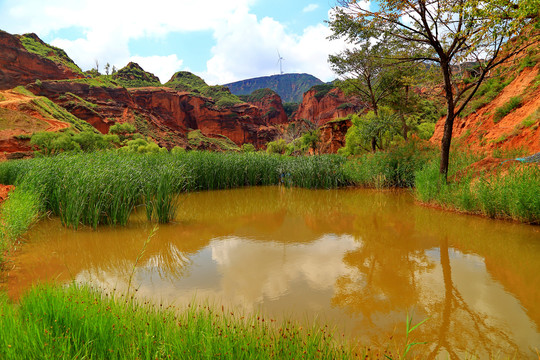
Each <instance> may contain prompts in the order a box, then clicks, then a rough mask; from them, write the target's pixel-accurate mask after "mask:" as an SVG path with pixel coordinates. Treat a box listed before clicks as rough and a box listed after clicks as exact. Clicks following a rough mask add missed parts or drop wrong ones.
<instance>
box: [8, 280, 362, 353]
mask: <svg viewBox="0 0 540 360" xmlns="http://www.w3.org/2000/svg"><path fill="white" fill-rule="evenodd" d="M0 295H3V294H0ZM265 320H266V321H265ZM0 327H1V328H2V331H0V357H1V358H2V359H20V358H27V359H30V358H34V359H36V358H40V359H44V358H47V359H73V358H89V359H156V358H159V359H163V358H172V359H201V358H225V359H269V358H277V359H285V358H287V359H293V358H294V359H301V358H304V359H317V358H319V359H348V358H354V357H355V356H356V355H355V354H353V351H352V350H351V347H350V346H348V345H346V344H341V345H340V344H338V343H337V342H336V341H335V339H334V337H333V334H332V331H331V330H330V329H329V328H328V327H320V326H311V327H306V328H303V327H301V326H300V325H299V324H296V323H294V322H290V321H286V322H283V323H278V322H276V321H275V320H271V319H265V318H264V317H262V316H256V315H251V316H242V315H240V314H235V312H234V311H226V309H224V308H223V307H221V308H218V307H215V306H211V305H210V306H208V305H195V304H192V305H190V306H189V307H187V308H186V309H184V310H180V311H179V310H177V309H173V308H164V307H159V308H158V307H156V306H153V305H150V304H148V303H139V302H137V301H134V300H133V299H132V298H128V299H126V298H125V297H120V296H113V295H111V294H104V293H102V292H98V291H95V290H92V289H90V288H88V287H78V286H75V285H72V286H69V287H51V286H48V287H39V288H34V289H33V290H31V291H30V292H29V293H28V294H27V295H25V296H24V297H23V298H22V299H21V300H20V302H19V304H17V305H15V304H11V303H10V302H9V300H8V299H7V297H6V296H5V295H3V296H0Z"/></svg>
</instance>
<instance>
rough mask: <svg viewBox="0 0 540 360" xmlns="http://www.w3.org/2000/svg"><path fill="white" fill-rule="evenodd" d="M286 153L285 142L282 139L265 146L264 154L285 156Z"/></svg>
mask: <svg viewBox="0 0 540 360" xmlns="http://www.w3.org/2000/svg"><path fill="white" fill-rule="evenodd" d="M286 151H287V142H286V141H285V140H284V139H278V140H275V141H270V142H269V143H268V144H266V152H267V153H269V154H285V152H286Z"/></svg>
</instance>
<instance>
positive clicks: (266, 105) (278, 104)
mask: <svg viewBox="0 0 540 360" xmlns="http://www.w3.org/2000/svg"><path fill="white" fill-rule="evenodd" d="M257 95H259V96H257ZM245 101H246V102H248V103H250V104H252V105H254V106H256V107H258V108H259V109H260V110H261V114H262V118H263V120H264V122H265V123H266V125H269V126H271V125H278V124H286V123H288V122H289V118H288V116H287V114H286V113H285V109H284V108H283V102H282V101H281V97H279V95H278V94H277V93H276V92H274V91H272V90H270V89H261V90H257V91H255V92H254V93H253V94H252V95H251V96H247V97H246V99H245Z"/></svg>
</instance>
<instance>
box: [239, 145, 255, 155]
mask: <svg viewBox="0 0 540 360" xmlns="http://www.w3.org/2000/svg"><path fill="white" fill-rule="evenodd" d="M256 150H257V149H255V146H253V144H250V143H245V144H242V146H240V151H241V152H244V153H250V152H255V151H256Z"/></svg>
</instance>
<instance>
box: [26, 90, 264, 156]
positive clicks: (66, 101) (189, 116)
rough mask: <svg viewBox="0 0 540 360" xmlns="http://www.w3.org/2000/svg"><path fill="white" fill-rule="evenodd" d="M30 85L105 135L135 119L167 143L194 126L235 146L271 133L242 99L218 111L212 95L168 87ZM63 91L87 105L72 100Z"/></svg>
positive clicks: (261, 141)
mask: <svg viewBox="0 0 540 360" xmlns="http://www.w3.org/2000/svg"><path fill="white" fill-rule="evenodd" d="M28 89H29V90H30V91H32V92H33V93H34V94H36V95H39V96H46V97H48V98H50V99H51V100H53V101H55V102H57V103H59V104H60V105H62V106H64V107H65V108H66V109H67V110H68V111H70V112H71V113H72V114H74V115H75V116H77V117H79V118H81V119H83V120H86V121H87V122H89V123H90V124H92V125H93V126H94V127H96V128H97V129H98V130H100V131H101V132H103V133H107V132H108V130H109V127H110V126H111V125H113V124H114V123H116V122H130V123H135V125H136V127H137V129H138V130H139V131H140V132H142V133H143V134H146V135H148V136H151V137H153V138H154V140H156V141H157V142H158V143H159V144H160V145H162V146H166V147H172V146H175V145H181V144H183V143H184V142H185V134H186V133H187V132H188V131H190V130H197V129H199V130H201V132H202V133H203V134H204V135H206V136H212V135H217V134H220V135H225V136H227V137H228V138H230V139H231V140H232V141H234V142H235V143H236V144H237V145H241V144H243V143H252V144H254V145H255V146H256V147H262V146H263V145H264V144H265V143H266V142H267V141H269V140H272V138H273V136H274V132H273V131H271V129H269V128H268V127H267V124H266V120H265V119H264V118H263V116H262V115H261V110H260V109H259V108H257V107H255V106H253V105H249V104H245V103H244V104H237V105H235V106H233V107H228V108H223V109H219V108H217V107H216V106H215V104H214V101H213V100H212V99H209V98H205V97H202V96H198V95H193V94H190V93H187V92H179V91H176V90H173V89H170V88H158V87H147V88H133V89H125V88H121V87H118V88H111V87H99V86H90V85H88V84H84V83H77V82H65V81H62V82H59V81H43V82H42V84H41V85H39V86H38V85H36V84H31V85H30V86H28ZM67 93H71V94H74V95H76V96H78V97H80V98H82V99H84V100H85V101H86V102H87V103H81V102H80V101H74V99H72V98H71V96H70V95H67Z"/></svg>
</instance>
